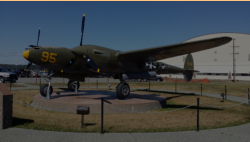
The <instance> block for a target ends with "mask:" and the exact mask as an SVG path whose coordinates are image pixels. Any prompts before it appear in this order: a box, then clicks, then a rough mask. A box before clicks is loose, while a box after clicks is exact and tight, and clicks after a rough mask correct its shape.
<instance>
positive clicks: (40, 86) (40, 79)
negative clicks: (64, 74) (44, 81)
mask: <svg viewBox="0 0 250 142" xmlns="http://www.w3.org/2000/svg"><path fill="white" fill-rule="evenodd" d="M40 87H41V79H40Z"/></svg>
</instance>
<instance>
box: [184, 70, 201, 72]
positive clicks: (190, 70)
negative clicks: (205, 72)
mask: <svg viewBox="0 0 250 142" xmlns="http://www.w3.org/2000/svg"><path fill="white" fill-rule="evenodd" d="M185 71H189V72H200V71H197V70H185Z"/></svg>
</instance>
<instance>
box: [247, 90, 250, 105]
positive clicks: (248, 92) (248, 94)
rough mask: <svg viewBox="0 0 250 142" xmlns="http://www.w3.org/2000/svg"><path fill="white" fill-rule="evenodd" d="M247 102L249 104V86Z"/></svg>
mask: <svg viewBox="0 0 250 142" xmlns="http://www.w3.org/2000/svg"><path fill="white" fill-rule="evenodd" d="M247 94H248V104H249V105H250V102H249V88H248V93H247Z"/></svg>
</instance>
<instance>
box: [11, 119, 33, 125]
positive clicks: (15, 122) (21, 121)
mask: <svg viewBox="0 0 250 142" xmlns="http://www.w3.org/2000/svg"><path fill="white" fill-rule="evenodd" d="M29 123H34V120H31V119H22V118H16V117H12V126H17V125H23V124H29Z"/></svg>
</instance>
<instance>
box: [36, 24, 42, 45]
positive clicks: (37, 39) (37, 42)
mask: <svg viewBox="0 0 250 142" xmlns="http://www.w3.org/2000/svg"><path fill="white" fill-rule="evenodd" d="M40 29H41V28H39V30H38V38H37V44H36V46H38V43H39V37H40Z"/></svg>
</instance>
